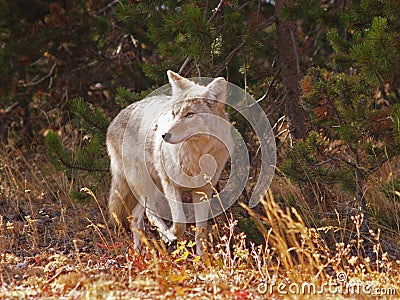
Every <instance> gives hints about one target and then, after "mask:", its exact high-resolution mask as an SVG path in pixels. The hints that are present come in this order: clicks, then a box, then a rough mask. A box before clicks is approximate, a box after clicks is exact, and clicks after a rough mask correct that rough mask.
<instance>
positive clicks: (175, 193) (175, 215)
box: [164, 184, 186, 240]
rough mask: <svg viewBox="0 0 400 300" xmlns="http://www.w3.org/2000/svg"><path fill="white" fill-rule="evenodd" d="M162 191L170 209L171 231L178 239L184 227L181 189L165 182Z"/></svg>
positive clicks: (180, 237)
mask: <svg viewBox="0 0 400 300" xmlns="http://www.w3.org/2000/svg"><path fill="white" fill-rule="evenodd" d="M164 193H165V197H166V198H167V200H168V204H169V207H170V209H171V215H172V221H173V225H172V227H171V231H172V233H173V234H174V235H175V236H176V237H177V238H178V240H180V239H182V236H183V234H184V232H185V229H186V217H185V212H184V210H183V205H182V191H181V190H180V189H178V188H177V187H175V186H173V185H169V184H165V185H164Z"/></svg>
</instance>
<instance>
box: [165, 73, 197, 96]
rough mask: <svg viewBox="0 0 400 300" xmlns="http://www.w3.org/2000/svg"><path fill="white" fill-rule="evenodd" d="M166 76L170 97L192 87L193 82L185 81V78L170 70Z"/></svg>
mask: <svg viewBox="0 0 400 300" xmlns="http://www.w3.org/2000/svg"><path fill="white" fill-rule="evenodd" d="M167 76H168V80H169V83H170V84H171V87H172V95H177V94H179V93H180V92H181V91H183V90H184V89H187V88H189V87H191V86H192V85H194V83H193V82H191V81H190V80H188V79H186V78H185V77H182V76H181V75H179V74H177V73H175V72H172V71H171V70H168V71H167Z"/></svg>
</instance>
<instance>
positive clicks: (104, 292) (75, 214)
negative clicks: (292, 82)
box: [0, 149, 400, 299]
mask: <svg viewBox="0 0 400 300" xmlns="http://www.w3.org/2000/svg"><path fill="white" fill-rule="evenodd" d="M0 179H1V180H0V250H1V252H0V276H1V277H0V284H1V287H0V298H1V299H38V298H39V299H42V298H45V299H188V298H193V299H265V298H271V297H273V298H274V299H284V298H298V299H303V298H315V299H317V298H321V299H322V298H324V299H325V298H328V299H329V298H330V299H341V298H356V299H366V298H370V297H372V296H379V297H380V298H383V299H385V298H395V297H399V295H400V251H399V250H398V249H399V248H400V244H399V235H398V233H397V234H385V231H384V230H382V231H379V230H371V231H370V232H363V231H362V222H363V216H362V215H354V216H351V218H350V217H349V220H350V222H351V223H352V224H350V225H349V224H347V225H346V226H344V225H343V223H340V221H339V222H336V223H334V222H333V223H332V225H331V226H324V227H319V228H311V227H308V226H306V223H305V221H303V219H302V217H301V216H300V214H299V213H298V212H297V211H296V210H295V209H291V210H289V209H287V210H284V209H282V208H281V206H280V205H278V204H277V201H276V200H275V199H274V196H273V195H274V192H273V191H272V192H271V193H269V194H268V195H267V196H266V198H265V200H264V201H263V207H262V213H261V215H255V214H253V213H252V212H246V214H248V215H247V217H248V218H247V219H250V218H249V215H252V216H253V217H254V218H253V219H252V220H253V221H252V222H253V223H252V224H258V227H259V229H260V232H261V233H262V235H261V236H262V237H263V240H264V241H263V242H261V243H259V242H258V243H253V242H251V241H254V239H253V236H251V235H252V234H251V233H249V232H250V231H248V232H247V236H246V235H245V234H244V233H243V232H242V230H240V229H239V223H240V222H238V221H241V220H237V216H236V214H231V213H230V212H228V213H227V214H226V215H224V216H222V217H220V218H219V219H218V220H212V221H211V222H210V223H209V227H210V229H211V230H210V232H211V233H212V235H210V238H209V242H208V247H207V249H208V251H207V252H206V253H205V256H204V257H202V258H200V257H198V256H196V255H195V251H194V249H195V247H193V243H191V242H189V241H188V242H182V243H179V244H178V245H177V247H176V249H174V251H168V250H167V249H166V247H165V246H164V245H163V243H162V242H160V241H157V240H156V239H154V238H153V237H151V235H148V239H146V238H145V237H144V236H143V244H144V250H143V252H142V253H137V252H135V251H134V250H133V248H132V240H131V238H130V236H129V235H127V234H125V235H124V234H117V233H116V232H115V231H114V230H113V228H112V226H110V225H109V224H108V217H107V212H106V199H107V194H108V191H107V189H108V187H104V191H101V190H100V191H98V192H96V195H94V194H92V201H91V202H89V203H87V204H84V205H83V204H77V203H75V202H74V201H73V200H72V199H71V197H70V196H69V195H70V192H71V190H72V189H74V188H75V187H74V186H73V185H72V184H71V183H70V182H69V181H68V180H66V179H65V176H64V175H63V173H62V172H60V171H57V170H55V169H54V168H53V167H52V166H51V165H50V164H49V163H46V159H45V156H44V154H43V155H41V154H37V155H35V156H34V157H32V158H26V157H25V156H24V155H22V153H20V152H19V151H17V150H15V149H14V150H13V149H11V150H10V149H8V150H7V151H5V150H4V151H3V150H2V152H1V153H0ZM282 180H285V179H282V178H279V177H278V178H277V179H274V183H273V185H274V184H275V185H277V186H279V185H280V184H287V185H289V184H290V183H289V182H283V183H282ZM242 210H243V211H246V210H245V209H242ZM335 218H336V217H333V219H335ZM338 224H339V225H340V224H342V225H341V226H339V225H338ZM349 228H350V229H349ZM254 235H256V234H254ZM188 238H189V239H190V238H191V236H190V235H189V236H188Z"/></svg>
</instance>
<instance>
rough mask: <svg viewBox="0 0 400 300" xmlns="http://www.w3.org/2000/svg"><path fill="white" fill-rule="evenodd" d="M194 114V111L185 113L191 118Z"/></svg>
mask: <svg viewBox="0 0 400 300" xmlns="http://www.w3.org/2000/svg"><path fill="white" fill-rule="evenodd" d="M193 115H194V113H192V112H188V113H187V114H186V115H185V118H190V117H192V116H193Z"/></svg>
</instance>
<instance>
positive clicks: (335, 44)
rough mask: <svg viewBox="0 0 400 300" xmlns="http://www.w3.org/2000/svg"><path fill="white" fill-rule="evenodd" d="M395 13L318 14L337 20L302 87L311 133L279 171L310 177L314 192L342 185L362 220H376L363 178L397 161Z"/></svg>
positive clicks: (399, 98) (351, 7)
mask: <svg viewBox="0 0 400 300" xmlns="http://www.w3.org/2000/svg"><path fill="white" fill-rule="evenodd" d="M396 8H397V11H398V8H399V6H398V3H395V2H394V1H387V2H385V3H383V2H379V1H361V2H357V1H351V2H349V3H348V5H345V6H343V7H341V8H340V12H341V14H339V13H338V10H336V8H331V10H330V11H329V10H328V12H327V11H325V12H321V15H320V16H321V18H327V16H328V13H330V16H331V17H332V18H335V20H336V22H335V23H330V24H329V26H330V27H329V28H327V29H329V30H327V31H326V38H327V39H328V40H330V41H331V43H332V48H333V51H334V52H333V55H332V56H331V60H330V61H329V62H328V64H326V66H325V68H310V69H309V70H308V74H307V75H306V76H305V77H304V78H303V80H302V93H303V105H304V107H305V108H306V110H307V111H308V112H309V114H310V123H309V124H310V130H311V134H310V135H309V137H308V138H307V139H306V140H305V141H304V142H301V143H298V144H297V145H295V147H294V151H293V152H292V153H291V154H290V155H289V157H288V160H286V162H285V163H284V165H283V170H284V171H285V172H286V173H287V174H289V175H291V177H292V178H293V179H296V180H297V181H304V178H308V180H306V181H309V182H311V184H312V185H314V190H315V191H317V190H318V191H321V190H322V189H321V188H320V187H321V186H326V185H329V184H331V185H332V184H336V183H340V184H341V186H342V188H343V189H344V190H347V191H348V192H349V193H350V194H352V195H354V197H355V199H357V202H358V205H359V208H360V210H361V211H362V212H363V213H364V214H367V212H368V211H369V212H370V213H372V214H373V213H374V212H373V211H371V209H372V208H370V207H369V206H368V203H367V199H366V198H365V184H366V182H367V180H368V178H370V176H371V174H373V173H374V172H375V171H376V170H378V169H379V168H380V166H381V165H382V164H384V163H385V162H386V161H388V160H391V159H392V158H393V157H396V156H398V155H399V154H400V151H399V149H400V144H399V139H398V136H399V127H398V126H399V125H398V124H399V121H398V120H399V117H400V115H399V105H400V95H399V91H400V85H399V81H398V78H399V77H400V68H399V61H400V55H399V53H400V51H399V50H400V44H399V34H398V32H399V25H400V23H399V20H400V18H399V16H398V15H397V14H396V15H395V14H394V13H393V12H394V11H396ZM292 13H293V12H292ZM302 13H304V12H302V11H297V12H296V14H300V15H301V14H302ZM289 14H290V12H289ZM299 162H300V163H299ZM396 180H398V179H396ZM328 189H329V188H328ZM328 189H327V191H328ZM320 197H323V195H320ZM391 197H393V195H392V196H391ZM365 229H366V228H365Z"/></svg>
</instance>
